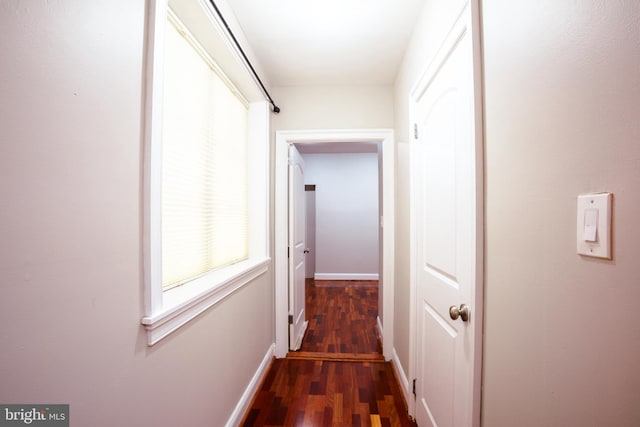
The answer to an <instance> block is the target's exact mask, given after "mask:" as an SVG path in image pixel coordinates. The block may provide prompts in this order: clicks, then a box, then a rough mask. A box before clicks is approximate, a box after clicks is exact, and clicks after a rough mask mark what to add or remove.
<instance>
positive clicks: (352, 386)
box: [242, 279, 415, 426]
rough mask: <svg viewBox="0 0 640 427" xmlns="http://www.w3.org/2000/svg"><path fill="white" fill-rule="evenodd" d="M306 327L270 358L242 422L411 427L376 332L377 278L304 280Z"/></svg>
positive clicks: (403, 402)
mask: <svg viewBox="0 0 640 427" xmlns="http://www.w3.org/2000/svg"><path fill="white" fill-rule="evenodd" d="M306 301H307V310H308V317H307V319H308V320H309V326H308V329H307V332H306V335H305V338H304V341H303V343H302V347H301V349H300V351H298V352H290V353H289V354H288V355H287V358H286V359H274V360H273V362H272V365H271V367H270V368H269V371H268V373H267V374H266V376H265V379H264V381H263V383H262V384H261V386H260V389H259V392H258V394H257V395H256V396H255V397H254V401H253V403H252V405H251V407H250V409H249V410H248V411H247V413H246V415H245V419H244V421H243V424H242V425H244V426H265V425H269V426H294V425H304V426H327V425H345V426H347V425H348V426H414V425H415V424H414V423H412V422H411V421H410V420H409V418H408V416H407V407H406V402H405V401H404V398H403V395H402V392H401V390H400V387H399V385H398V381H397V379H396V376H395V373H394V372H393V366H392V365H391V363H390V362H385V361H384V359H383V357H382V347H381V345H380V341H379V339H378V336H377V325H376V319H377V314H378V282H377V281H315V282H314V280H312V279H307V281H306Z"/></svg>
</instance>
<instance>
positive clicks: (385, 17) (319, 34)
mask: <svg viewBox="0 0 640 427" xmlns="http://www.w3.org/2000/svg"><path fill="white" fill-rule="evenodd" d="M226 1H227V3H228V4H229V6H230V7H231V9H232V10H233V11H234V14H235V16H236V19H237V20H238V22H239V24H240V26H241V27H242V30H243V32H244V34H245V36H246V38H247V40H248V42H249V43H250V45H251V48H252V50H253V52H254V53H255V55H256V56H257V57H258V61H259V62H260V64H261V66H262V68H263V69H264V70H265V73H266V74H267V79H268V80H269V81H270V82H271V84H272V85H273V86H308V85H390V84H392V83H393V81H394V79H395V75H396V73H397V70H398V67H399V66H400V63H401V61H402V57H403V55H404V51H405V48H406V46H407V43H408V42H409V38H410V36H411V33H412V31H413V27H414V25H415V22H416V18H417V16H418V15H419V12H420V10H421V8H422V6H423V4H424V0H323V1H312V0H226Z"/></svg>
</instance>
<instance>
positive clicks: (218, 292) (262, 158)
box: [141, 0, 271, 346]
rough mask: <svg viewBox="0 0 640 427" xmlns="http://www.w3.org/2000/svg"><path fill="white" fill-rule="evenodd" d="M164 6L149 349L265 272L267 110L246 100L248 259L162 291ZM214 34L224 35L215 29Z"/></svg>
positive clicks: (157, 76) (161, 6) (149, 61)
mask: <svg viewBox="0 0 640 427" xmlns="http://www.w3.org/2000/svg"><path fill="white" fill-rule="evenodd" d="M167 9H168V1H167V0H157V1H151V2H150V14H149V16H150V18H149V23H148V24H149V33H148V39H147V57H146V76H147V90H146V99H145V102H146V109H145V123H146V126H145V141H144V144H145V151H144V168H145V169H144V172H145V175H144V232H143V241H144V242H143V253H144V299H145V315H144V317H143V318H142V321H141V323H142V324H143V325H144V327H145V329H146V331H147V344H148V345H149V346H152V345H154V344H156V343H157V342H158V341H160V340H161V339H163V338H165V337H166V336H168V335H169V334H170V333H172V332H173V331H175V330H177V329H178V328H180V327H181V326H182V325H184V324H186V323H187V322H189V321H190V320H192V319H194V318H195V317H197V316H198V315H200V314H202V313H203V312H204V311H206V310H207V309H209V308H210V307H212V306H214V305H215V304H217V303H219V302H220V301H222V300H223V299H224V298H226V297H227V296H229V295H231V294H232V293H233V292H235V291H237V290H238V289H240V288H241V287H242V286H244V285H246V284H248V283H250V282H251V281H253V280H254V279H256V278H258V277H259V276H261V275H263V274H265V273H266V272H267V271H268V270H269V266H270V262H271V260H270V258H269V255H268V254H269V252H268V230H269V218H268V200H269V174H268V172H269V171H268V161H269V155H268V154H269V150H268V147H269V104H268V103H267V102H266V101H265V100H258V101H256V100H255V99H253V100H249V129H248V144H249V146H248V152H249V158H248V167H249V170H250V175H249V257H248V259H246V260H244V261H241V262H238V263H236V264H233V265H231V266H227V267H223V268H220V269H218V270H214V271H211V272H209V273H207V274H205V275H203V276H201V277H199V278H197V279H195V280H192V281H190V282H188V283H187V284H185V285H182V286H178V287H175V288H173V289H169V290H167V291H164V292H163V290H162V265H161V260H162V241H161V239H162V232H161V230H162V218H161V193H162V191H161V187H160V184H159V183H160V182H161V181H162V81H163V63H164V51H163V46H164V27H165V25H166V20H167ZM212 24H213V25H216V26H218V28H217V30H218V31H219V32H221V34H223V33H224V30H223V29H221V28H220V26H219V23H217V22H215V21H212Z"/></svg>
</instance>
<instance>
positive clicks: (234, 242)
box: [162, 13, 248, 289]
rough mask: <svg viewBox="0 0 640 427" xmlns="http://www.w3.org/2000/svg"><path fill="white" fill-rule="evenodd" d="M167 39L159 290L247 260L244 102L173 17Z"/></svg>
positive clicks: (245, 125) (245, 111)
mask: <svg viewBox="0 0 640 427" xmlns="http://www.w3.org/2000/svg"><path fill="white" fill-rule="evenodd" d="M168 21H169V22H168V23H167V26H166V28H167V31H166V33H165V34H166V35H165V37H166V38H165V58H164V85H163V90H164V99H163V120H162V124H163V126H162V287H163V289H167V288H171V287H173V286H179V285H181V284H183V283H185V282H188V281H189V280H191V279H193V278H195V277H198V276H201V275H202V274H205V273H207V272H209V271H211V270H213V269H215V268H220V267H223V266H226V265H229V264H233V263H235V262H237V261H241V260H243V259H246V258H247V255H248V248H247V246H248V241H247V220H248V219H247V107H248V105H247V102H246V101H245V100H244V99H243V98H242V97H241V96H240V95H239V94H238V93H237V92H235V88H234V87H233V86H232V85H231V83H228V82H225V79H224V75H222V73H221V72H220V71H216V68H217V67H216V65H215V63H214V62H213V60H212V59H211V58H210V57H209V56H208V55H207V54H206V52H204V51H203V50H202V48H201V47H200V46H199V45H198V44H197V42H196V41H195V40H193V39H192V38H191V37H189V36H188V33H187V32H186V28H184V27H183V26H182V25H181V23H180V22H179V21H178V19H177V17H175V15H173V14H172V13H169V20H168Z"/></svg>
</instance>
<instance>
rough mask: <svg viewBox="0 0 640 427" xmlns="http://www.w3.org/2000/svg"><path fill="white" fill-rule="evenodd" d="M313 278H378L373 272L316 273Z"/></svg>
mask: <svg viewBox="0 0 640 427" xmlns="http://www.w3.org/2000/svg"><path fill="white" fill-rule="evenodd" d="M313 278H314V279H315V280H378V278H379V275H378V274H373V273H316V274H314V276H313Z"/></svg>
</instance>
